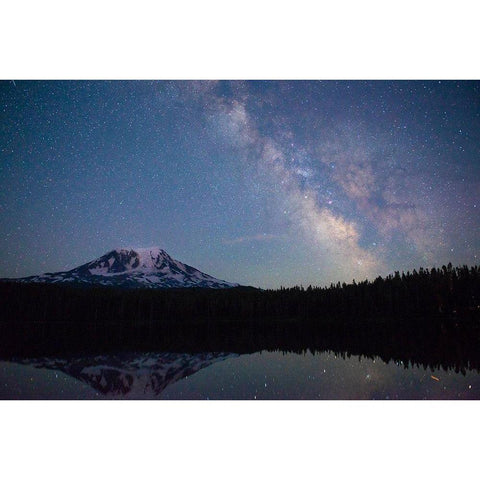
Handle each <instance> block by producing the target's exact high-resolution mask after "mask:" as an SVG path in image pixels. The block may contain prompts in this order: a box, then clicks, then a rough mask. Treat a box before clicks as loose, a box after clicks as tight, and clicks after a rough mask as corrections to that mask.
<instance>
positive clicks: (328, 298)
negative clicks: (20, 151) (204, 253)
mask: <svg viewBox="0 0 480 480" xmlns="http://www.w3.org/2000/svg"><path fill="white" fill-rule="evenodd" d="M0 301H1V304H0V313H1V319H2V320H3V321H6V320H14V321H20V322H21V321H39V322H58V321H61V322H70V321H78V322H99V323H102V322H107V323H111V322H113V323H125V324H132V325H138V324H142V323H145V322H146V323H171V322H174V323H175V324H177V323H179V322H187V321H188V322H194V323H195V322H198V321H205V320H210V321H228V320H264V321H266V320H267V319H274V320H281V319H289V320H290V319H301V320H308V321H314V322H325V321H329V320H345V319H355V320H361V319H371V318H379V317H382V318H389V319H398V318H401V317H405V316H409V317H411V316H431V315H448V314H454V315H458V316H462V317H465V316H471V315H472V314H475V313H476V312H477V311H478V310H479V308H480V307H479V305H480V268H479V267H478V266H474V267H470V268H469V267H467V266H463V267H457V268H453V267H452V265H451V264H449V265H448V266H443V267H442V268H432V269H430V270H428V269H423V268H420V270H419V271H418V272H417V271H416V270H414V271H413V272H412V273H411V272H406V273H404V272H402V273H401V274H400V273H399V272H395V273H394V274H393V275H389V276H388V277H386V278H382V277H378V278H376V279H375V280H374V281H369V280H365V281H363V282H359V283H356V282H355V281H353V283H351V284H348V285H347V284H345V283H343V284H340V283H337V284H332V285H330V286H329V287H312V286H309V287H307V288H304V287H303V286H296V287H292V288H283V287H282V288H280V289H278V290H259V289H255V288H250V287H238V288H232V289H218V290H217V289H202V288H197V289H194V288H188V289H163V290H151V289H131V290H127V289H118V288H112V287H83V288H80V287H73V286H68V285H65V284H40V283H35V284H33V283H32V284H23V283H14V282H8V283H0Z"/></svg>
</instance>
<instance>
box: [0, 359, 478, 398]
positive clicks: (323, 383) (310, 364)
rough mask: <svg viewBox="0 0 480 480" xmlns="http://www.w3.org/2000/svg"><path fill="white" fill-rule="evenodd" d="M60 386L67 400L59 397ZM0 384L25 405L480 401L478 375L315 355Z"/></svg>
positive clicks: (15, 371) (27, 368)
mask: <svg viewBox="0 0 480 480" xmlns="http://www.w3.org/2000/svg"><path fill="white" fill-rule="evenodd" d="M206 367H209V368H206ZM22 369H24V370H23V371H22ZM455 370H456V371H455ZM2 375H3V377H2ZM8 375H10V377H9V378H10V380H9V381H7V380H6V379H7V377H8ZM53 375H54V379H53V380H52V378H53ZM60 375H63V378H62V379H59V376H60ZM12 376H16V378H17V379H18V381H17V387H16V389H15V388H14V387H13V386H11V385H12V381H11V378H12ZM60 380H62V382H63V383H62V384H64V383H65V382H66V381H67V380H68V381H69V382H70V384H71V385H70V390H69V396H67V397H65V394H64V392H63V390H62V392H60V391H58V396H57V397H56V396H55V388H58V385H59V383H60ZM0 382H1V383H0V398H18V399H22V398H33V399H34V398H78V399H90V398H97V399H169V400H175V399H257V400H260V399H477V398H480V375H479V372H478V370H473V369H467V370H463V369H462V370H461V371H459V370H458V369H455V368H445V367H434V366H431V365H430V366H427V365H414V364H413V363H409V362H406V363H404V362H403V361H399V360H396V361H393V360H388V359H387V360H385V361H384V360H382V359H381V358H380V357H369V356H361V355H350V354H349V353H347V354H345V353H344V352H333V351H324V352H318V351H314V352H312V351H308V350H304V351H303V352H292V351H288V352H286V351H279V350H276V351H266V350H264V351H260V352H254V353H248V354H241V355H240V354H237V353H166V352H158V353H119V354H111V355H96V356H95V355H91V356H86V357H80V356H77V357H70V358H53V357H51V358H46V357H44V358H36V359H26V358H14V359H10V361H8V362H6V361H3V362H0ZM31 383H32V384H34V385H35V388H33V387H32V385H31Z"/></svg>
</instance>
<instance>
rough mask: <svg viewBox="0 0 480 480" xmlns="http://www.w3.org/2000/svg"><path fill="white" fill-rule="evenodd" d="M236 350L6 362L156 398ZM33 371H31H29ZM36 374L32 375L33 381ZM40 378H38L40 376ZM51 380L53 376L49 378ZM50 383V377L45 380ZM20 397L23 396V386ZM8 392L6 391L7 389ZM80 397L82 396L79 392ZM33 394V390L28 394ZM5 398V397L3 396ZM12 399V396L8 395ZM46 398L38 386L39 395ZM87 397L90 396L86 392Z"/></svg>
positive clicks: (107, 392)
mask: <svg viewBox="0 0 480 480" xmlns="http://www.w3.org/2000/svg"><path fill="white" fill-rule="evenodd" d="M235 356H237V355H236V354H233V353H198V354H188V353H165V352H161V353H143V354H135V353H122V354H116V355H97V356H87V357H73V358H35V359H26V358H16V359H12V361H11V362H5V364H4V365H3V372H4V374H5V371H8V365H9V364H10V365H15V364H21V365H24V366H28V367H30V369H31V367H34V368H35V369H37V370H40V371H42V372H43V371H45V370H48V371H51V370H53V371H59V372H62V373H64V374H67V375H69V376H70V377H73V378H74V379H76V380H79V381H80V382H83V383H84V384H87V385H88V386H89V387H91V388H92V389H93V390H94V391H95V392H96V393H97V397H99V395H98V394H100V398H105V399H114V398H123V399H153V398H158V396H159V395H160V394H161V393H162V392H163V390H164V389H165V388H166V387H167V386H168V385H170V384H172V383H174V382H176V381H178V380H180V379H181V378H184V377H188V376H189V375H193V374H194V373H196V372H198V371H199V370H201V369H202V368H205V367H208V366H210V365H212V364H213V363H215V362H218V361H221V360H225V359H227V358H231V357H235ZM29 371H30V373H31V370H29ZM33 377H36V375H33V376H32V375H31V381H34V380H33ZM37 380H38V379H37ZM50 381H51V379H50ZM44 383H46V384H48V383H49V381H48V380H47V381H46V382H44ZM17 388H18V398H22V396H23V395H22V392H21V385H20V386H19V387H17ZM4 393H5V392H4ZM78 395H79V397H78V398H83V395H82V392H81V391H79V393H78ZM29 397H30V398H32V397H31V392H30V395H29ZM3 398H5V397H3ZM9 398H12V395H10V396H9ZM38 398H45V396H44V395H43V394H42V392H41V387H40V388H39V397H38ZM86 398H90V395H87V397H86Z"/></svg>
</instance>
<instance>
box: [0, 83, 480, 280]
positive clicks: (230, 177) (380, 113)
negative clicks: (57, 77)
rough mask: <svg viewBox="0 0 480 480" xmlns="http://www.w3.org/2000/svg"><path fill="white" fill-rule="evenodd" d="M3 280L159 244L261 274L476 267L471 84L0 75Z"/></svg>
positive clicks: (478, 113)
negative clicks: (8, 77)
mask: <svg viewBox="0 0 480 480" xmlns="http://www.w3.org/2000/svg"><path fill="white" fill-rule="evenodd" d="M0 100H1V103H0V108H1V119H2V120H1V125H2V129H1V131H0V146H1V152H0V169H1V170H0V225H1V230H0V248H1V251H2V252H3V254H2V255H1V256H0V257H1V258H0V277H17V276H25V275H31V274H38V273H42V272H46V271H59V270H66V269H71V268H74V267H75V266H77V265H80V264H82V263H85V262H86V261H89V260H91V259H93V258H96V257H98V256H100V255H101V254H103V253H105V252H106V251H108V250H111V249H112V248H116V247H121V246H139V247H141V246H151V245H159V246H161V247H162V248H164V249H165V250H166V251H167V252H168V253H170V254H171V255H172V256H174V257H175V258H178V259H180V260H181V261H184V262H186V263H189V264H191V265H194V266H195V267H197V268H199V269H200V270H202V271H205V272H207V273H209V274H211V275H214V276H216V277H219V278H225V279H226V280H229V281H235V282H239V283H242V284H250V285H255V286H260V287H278V286H280V285H285V286H288V285H293V284H303V285H308V284H314V285H328V284H330V282H337V281H346V282H350V281H352V279H354V278H355V279H356V280H363V279H364V278H369V279H373V278H375V277H376V276H378V275H385V274H388V273H390V272H393V271H395V270H399V271H402V270H412V269H413V268H419V267H421V266H423V267H431V266H441V265H442V264H446V263H448V262H452V263H453V264H455V265H456V264H469V265H471V264H475V263H477V262H478V259H477V256H478V254H479V253H478V252H479V247H480V231H479V225H480V218H479V214H478V211H479V208H480V207H479V204H480V199H479V192H480V82H453V81H447V82H444V81H441V82H439V81H428V82H420V81H411V82H405V81H401V82H393V81H373V82H354V81H348V82H347V81H343V82H334V81H327V82H319V81H305V82H301V81H265V82H247V81H236V82H232V81H228V82H227V81H212V82H193V81H182V82H175V81H171V82H166V81H161V82H150V81H149V82H142V81H137V82H73V81H71V82H59V81H56V82H46V81H40V82H31V81H30V82H27V81H16V82H15V83H13V82H7V81H3V82H0Z"/></svg>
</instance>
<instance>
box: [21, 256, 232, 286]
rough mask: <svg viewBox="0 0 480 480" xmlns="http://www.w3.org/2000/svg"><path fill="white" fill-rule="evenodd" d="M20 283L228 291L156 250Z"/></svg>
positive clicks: (104, 258)
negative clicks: (221, 289)
mask: <svg viewBox="0 0 480 480" xmlns="http://www.w3.org/2000/svg"><path fill="white" fill-rule="evenodd" d="M16 281H19V282H38V283H67V282H70V283H77V284H78V283H80V284H87V285H88V284H90V285H107V286H118V287H129V288H186V287H203V288H230V287H237V286H239V285H238V283H230V282H226V281H224V280H219V279H218V278H214V277H212V276H210V275H207V274H206V273H203V272H201V271H200V270H197V269H196V268H193V267H191V266H190V265H186V264H185V263H182V262H179V261H178V260H175V259H173V258H172V257H170V255H168V253H167V252H165V250H162V249H161V248H159V247H152V248H135V249H132V248H119V249H116V250H112V251H111V252H108V253H106V254H105V255H103V256H101V257H100V258H97V259H96V260H93V261H91V262H89V263H85V264H84V265H81V266H79V267H77V268H74V269H73V270H69V271H67V272H57V273H44V274H43V275H36V276H31V277H24V278H19V279H16Z"/></svg>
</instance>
